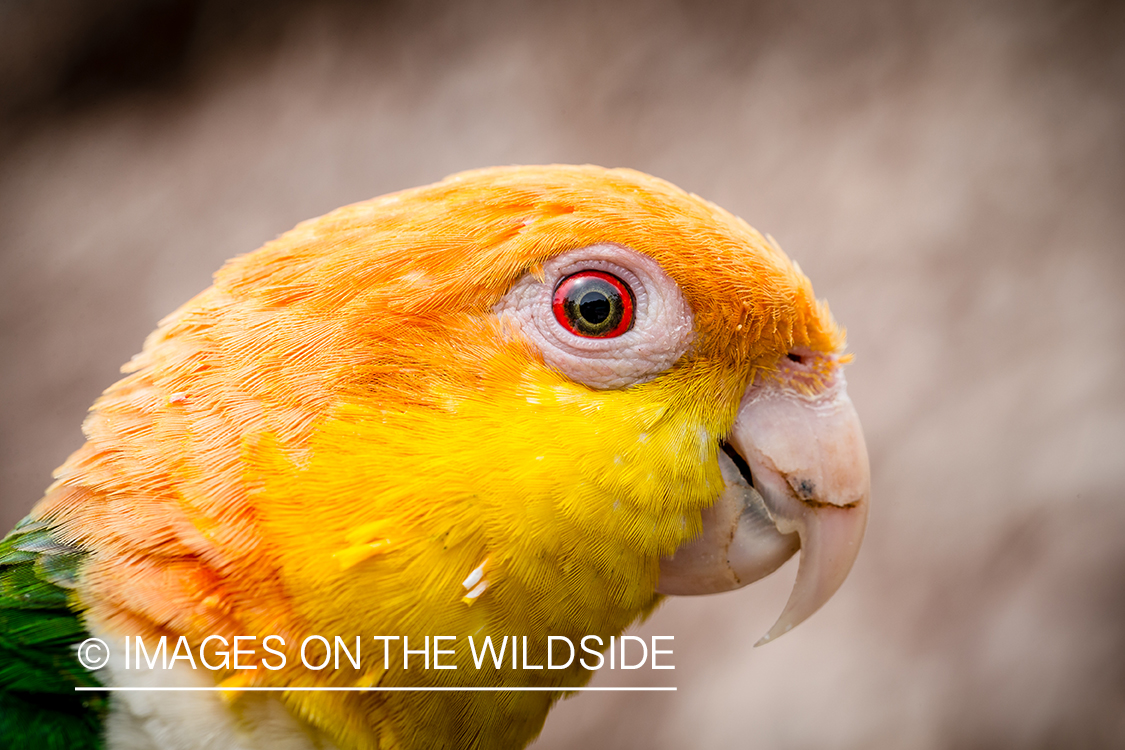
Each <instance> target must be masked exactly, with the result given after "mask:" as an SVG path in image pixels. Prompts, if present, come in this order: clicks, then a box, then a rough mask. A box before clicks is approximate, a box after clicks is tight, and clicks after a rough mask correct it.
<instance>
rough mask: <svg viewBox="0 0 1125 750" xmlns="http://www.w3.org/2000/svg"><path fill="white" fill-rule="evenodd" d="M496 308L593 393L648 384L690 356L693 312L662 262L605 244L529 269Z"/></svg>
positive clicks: (561, 255)
mask: <svg viewBox="0 0 1125 750" xmlns="http://www.w3.org/2000/svg"><path fill="white" fill-rule="evenodd" d="M493 310H494V311H495V312H496V314H497V315H498V316H500V317H501V318H503V319H504V320H506V321H507V324H506V325H505V326H504V328H505V329H506V330H512V329H516V330H518V331H519V333H520V334H521V335H522V336H523V337H524V338H525V339H526V340H527V342H528V343H530V344H532V345H534V346H535V347H536V348H537V349H538V350H539V351H540V353H542V355H543V363H544V364H546V365H547V366H548V367H552V368H554V369H556V370H558V371H559V372H561V373H563V374H564V375H566V376H567V377H569V378H570V379H571V380H573V381H575V382H576V383H582V384H583V385H587V386H589V387H591V388H598V389H607V388H625V387H627V386H630V385H635V384H637V383H644V382H646V381H648V380H652V379H653V378H655V377H656V376H657V375H659V374H660V373H661V372H664V371H665V370H667V369H668V368H669V367H671V366H672V364H673V363H674V362H675V361H676V360H677V359H679V358H680V357H682V356H683V355H684V354H685V353H686V352H687V350H688V348H689V347H690V346H691V342H692V337H693V336H694V331H695V320H694V318H693V316H692V313H691V307H689V306H688V303H687V300H686V299H684V295H683V292H681V291H680V288H679V286H677V285H676V282H675V281H673V280H672V279H671V278H669V276H668V274H667V273H665V272H664V269H663V268H661V267H660V264H659V263H657V262H656V261H655V260H653V259H652V258H650V257H649V256H647V255H642V254H641V253H638V252H636V251H635V250H632V249H630V248H627V247H622V246H621V245H615V244H612V243H608V242H606V243H602V244H598V245H589V246H587V247H578V248H574V249H573V250H567V251H565V252H561V253H559V254H558V255H556V256H554V257H553V258H549V259H547V260H546V261H544V262H543V265H542V266H541V267H539V268H538V269H535V270H531V269H529V270H528V272H527V273H525V274H524V276H523V277H522V278H520V279H519V280H518V281H517V282H516V283H515V284H513V285H512V287H511V288H510V289H509V290H508V291H507V293H506V294H505V295H504V296H503V297H502V298H501V299H500V300H498V301H497V303H496V305H495V307H493Z"/></svg>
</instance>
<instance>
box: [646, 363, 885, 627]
mask: <svg viewBox="0 0 1125 750" xmlns="http://www.w3.org/2000/svg"><path fill="white" fill-rule="evenodd" d="M828 359H829V358H827V357H821V356H820V355H810V356H808V357H802V363H801V364H793V363H790V362H789V361H788V360H784V361H783V365H782V367H781V368H780V371H779V373H778V377H777V378H776V379H775V378H771V379H769V380H761V379H759V380H757V381H755V383H753V384H752V385H751V386H750V387H749V388H747V390H746V393H745V394H744V395H743V398H742V403H741V404H740V405H739V410H738V416H737V417H736V419H735V423H734V427H733V428H732V430H731V432H730V434H729V435H728V436H727V439H726V445H725V446H724V452H723V453H720V455H719V468H720V470H721V471H722V474H723V480H724V482H725V485H726V486H725V488H724V490H723V492H722V493H721V494H720V496H719V498H718V499H717V500H716V502H715V504H714V505H712V506H711V507H710V508H708V509H707V510H705V511H704V512H703V533H702V534H701V535H700V536H699V537H697V538H696V539H694V540H692V541H691V542H689V543H688V544H686V545H684V546H683V547H681V548H680V549H678V550H677V551H676V553H675V554H674V555H673V556H672V557H670V558H665V559H664V560H662V561H661V565H660V582H659V584H658V585H657V591H659V592H660V593H662V594H676V595H691V594H711V593H716V592H719V591H728V590H730V589H736V588H740V587H742V586H745V585H746V584H748V583H751V582H753V581H756V580H758V579H759V578H762V577H764V576H766V575H768V574H769V573H772V572H773V571H774V570H776V569H777V568H778V567H780V566H781V564H782V563H784V562H785V561H786V560H788V559H789V558H790V557H792V556H793V554H794V553H795V552H796V551H797V550H798V549H799V550H800V551H801V560H800V564H799V566H798V569H797V580H796V582H795V583H794V585H793V592H792V594H791V595H790V597H789V601H788V603H786V605H785V609H784V610H783V611H782V613H781V617H779V618H778V620H777V622H776V623H775V624H774V626H773V627H772V628H770V631H769V632H768V633H767V634H766V635H765V636H764V637H763V638H762V639H761V640H759V641H758V643H757V644H755V645H761V644H763V643H767V642H768V641H770V640H773V639H774V638H776V637H777V636H779V635H781V634H783V633H786V632H788V631H789V630H791V629H792V628H793V626H795V625H797V624H799V623H801V622H802V621H804V620H805V619H807V618H808V617H809V616H810V615H812V614H813V613H814V612H816V610H818V609H819V608H820V607H821V605H823V604H824V603H825V602H826V601H828V599H829V598H831V596H832V595H833V594H834V593H836V590H837V589H838V588H840V585H841V584H842V583H843V582H844V579H845V578H846V577H847V575H848V571H850V570H851V567H852V563H853V562H855V558H856V555H857V554H858V553H859V546H860V542H862V541H863V532H864V528H865V527H866V525H867V505H868V499H869V496H870V489H871V474H870V469H869V467H868V462H867V448H866V446H865V444H864V441H863V430H862V428H861V427H860V424H859V417H858V415H856V412H855V407H854V406H853V405H852V402H851V399H849V398H848V393H847V388H846V385H845V383H844V378H843V374H842V373H841V372H840V371H839V366H838V365H836V363H835V362H832V361H828V362H825V360H828ZM817 360H819V361H817ZM818 364H819V365H821V366H820V367H817V365H818ZM823 365H828V367H824V366H823ZM815 370H819V371H820V372H822V373H823V372H827V373H828V374H829V376H830V377H829V378H828V382H827V383H824V382H823V379H817V378H816V377H814V376H813V374H812V373H814V372H815ZM802 380H804V381H805V387H798V386H799V385H800V381H802ZM810 383H811V384H813V385H810Z"/></svg>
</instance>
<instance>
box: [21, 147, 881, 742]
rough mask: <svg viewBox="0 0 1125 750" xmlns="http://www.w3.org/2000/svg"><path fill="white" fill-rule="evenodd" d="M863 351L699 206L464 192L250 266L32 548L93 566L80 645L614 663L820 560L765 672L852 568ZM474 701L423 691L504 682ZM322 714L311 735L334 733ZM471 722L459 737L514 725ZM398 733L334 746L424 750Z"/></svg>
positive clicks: (477, 182) (144, 395) (560, 188)
mask: <svg viewBox="0 0 1125 750" xmlns="http://www.w3.org/2000/svg"><path fill="white" fill-rule="evenodd" d="M843 348H844V337H843V333H842V331H841V330H840V329H839V328H838V327H837V325H836V324H835V322H834V321H833V319H832V317H831V315H830V313H829V311H828V308H827V306H826V305H825V304H824V303H822V302H818V301H817V299H816V298H815V297H814V295H813V291H812V287H811V285H810V283H809V281H808V279H807V278H806V277H805V276H804V275H803V274H802V273H801V271H800V270H799V268H798V267H797V265H796V264H795V263H793V262H792V261H790V260H789V259H788V258H787V257H786V256H785V254H784V253H783V252H782V251H781V250H780V248H779V247H778V246H777V245H776V244H775V243H774V242H773V240H772V239H770V238H765V237H763V236H762V235H760V234H759V233H758V232H756V231H755V230H754V229H752V228H751V227H750V226H748V225H747V224H746V223H745V222H743V221H741V220H740V219H737V218H735V217H734V216H732V215H731V214H729V213H727V212H726V211H724V210H722V209H720V208H718V207H716V206H714V205H712V204H710V203H708V202H706V201H704V200H702V199H700V198H698V197H696V196H694V195H690V194H688V193H685V192H683V191H681V190H679V189H678V188H675V187H674V186H672V185H669V184H668V183H666V182H663V181H661V180H658V179H656V178H653V177H650V176H647V175H644V174H641V173H638V172H634V171H630V170H605V169H601V168H597V167H591V166H585V167H570V166H549V167H511V168H498V169H486V170H480V171H474V172H466V173H462V174H459V175H455V176H453V177H450V178H448V179H446V180H444V181H443V182H440V183H437V184H435V185H431V186H427V187H422V188H418V189H414V190H408V191H404V192H400V193H395V194H391V195H387V196H383V197H381V198H377V199H374V200H372V201H368V202H364V203H360V204H356V205H352V206H348V207H345V208H342V209H339V210H337V211H334V212H332V213H330V214H328V215H326V216H324V217H321V218H319V219H315V220H312V221H309V222H305V223H303V224H301V225H299V226H298V227H296V228H295V229H294V230H292V231H291V232H289V233H287V234H285V235H283V236H281V237H280V238H278V239H277V240H275V241H273V242H270V243H268V244H267V245H265V246H264V247H263V248H261V249H260V250H258V251H256V252H254V253H250V254H248V255H246V256H242V257H240V258H237V259H235V260H233V261H231V262H230V263H228V264H227V265H226V266H225V267H224V268H223V269H222V270H221V271H220V272H219V273H218V274H217V275H216V278H215V285H214V286H213V287H211V288H210V289H208V290H207V291H205V292H204V293H202V294H201V295H199V296H198V297H196V298H195V299H193V300H192V301H190V302H188V303H187V304H186V305H185V306H184V307H183V308H181V309H180V310H179V311H177V312H176V313H174V314H173V315H172V316H170V317H169V318H168V319H166V320H165V321H164V322H163V323H162V324H161V327H160V328H159V329H158V330H157V331H156V332H155V333H154V334H152V336H151V337H150V338H149V340H148V341H147V342H146V345H145V348H144V351H143V352H142V353H141V354H139V355H138V356H137V357H136V358H134V360H133V362H131V363H130V365H128V366H127V372H128V373H129V374H128V376H127V377H126V378H124V379H123V380H122V381H120V382H119V383H118V384H116V385H115V386H113V387H111V388H110V389H109V390H108V391H107V392H106V393H105V394H104V395H103V397H102V398H101V399H100V400H99V402H98V403H97V404H96V405H95V407H94V409H93V413H92V414H91V416H90V418H89V419H88V421H87V424H86V426H85V430H86V433H87V436H88V438H89V442H88V443H87V446H86V447H85V448H83V449H82V450H81V451H79V452H78V453H77V454H75V456H74V457H72V458H71V460H70V461H69V462H68V464H67V465H66V466H64V467H63V469H62V470H60V474H59V476H58V481H57V482H56V484H55V485H54V487H53V488H52V490H51V491H50V492H49V494H48V496H47V497H46V498H45V500H44V502H43V503H42V504H41V506H40V507H39V509H37V511H36V515H37V516H38V517H39V518H42V519H46V520H48V521H49V522H50V523H52V524H53V526H54V527H55V528H56V529H58V532H57V533H58V535H59V537H60V538H62V539H63V540H64V541H65V542H66V543H68V544H73V545H76V546H78V547H80V548H82V549H84V550H86V551H87V554H88V563H87V564H86V566H85V568H84V573H83V581H84V583H83V586H84V587H85V588H84V592H85V593H84V594H83V607H84V609H85V611H86V618H87V620H88V621H91V622H93V623H96V624H98V627H100V628H102V629H103V630H107V631H112V632H126V631H127V632H137V631H138V629H140V630H145V629H148V630H151V631H153V632H167V631H171V632H178V633H187V634H189V635H191V636H192V637H193V638H195V639H199V638H202V637H203V636H204V635H205V634H211V633H223V632H227V633H238V632H262V633H264V632H276V633H284V634H301V633H310V632H312V633H342V634H348V633H371V632H372V631H379V632H381V633H384V634H392V633H393V634H403V633H409V634H417V635H418V637H419V639H420V638H421V635H422V634H423V633H429V634H434V633H442V634H444V633H450V634H458V633H484V634H487V633H490V632H491V633H512V634H521V633H522V634H530V633H545V632H551V633H557V634H570V635H574V636H576V637H581V636H583V635H585V634H590V633H593V634H600V635H604V636H608V635H612V634H617V633H620V632H621V630H622V629H624V628H625V627H627V626H628V625H629V624H630V623H631V622H633V621H635V620H636V618H637V617H638V616H640V615H642V614H644V613H646V612H648V611H649V610H650V609H651V608H652V607H653V606H654V605H655V603H656V602H657V601H658V600H659V597H660V595H661V594H669V595H688V594H706V593H713V592H719V591H725V590H729V589H734V588H738V587H740V586H743V585H746V584H748V583H750V582H752V581H754V580H757V579H759V578H761V577H763V576H765V575H767V574H768V573H770V572H772V571H773V570H775V569H776V568H777V567H779V566H780V565H781V564H782V563H783V562H784V561H785V560H787V559H788V558H790V557H791V556H793V555H794V554H797V553H798V551H799V553H800V555H801V559H800V564H799V568H798V573H797V579H796V583H795V586H794V590H793V592H792V595H791V597H790V599H789V601H788V603H787V604H786V606H785V609H784V611H783V613H782V614H781V617H780V619H779V620H778V621H777V623H776V624H775V625H774V626H773V628H772V629H771V630H770V631H769V632H768V633H767V634H766V636H765V637H764V638H763V641H764V640H769V639H772V638H774V637H776V636H777V635H779V634H781V633H784V632H785V631H787V630H789V629H790V628H791V627H793V626H794V625H796V624H797V623H799V622H801V621H802V620H804V619H805V618H807V617H808V616H810V615H811V614H812V613H813V612H814V611H816V610H817V609H818V608H819V607H820V606H821V605H822V604H823V603H824V602H825V601H827V599H828V598H829V597H831V596H832V594H833V593H834V592H835V591H836V590H837V588H838V587H839V586H840V585H841V583H842V582H843V580H844V577H845V576H846V575H847V573H848V571H849V569H850V568H851V565H852V562H853V561H854V559H855V557H856V554H857V552H858V549H859V545H860V542H861V540H862V536H863V531H864V526H865V522H866V515H867V503H868V495H869V471H868V464H867V455H866V451H865V447H864V441H863V436H862V432H861V430H860V426H859V422H858V419H857V417H856V413H855V410H854V408H853V407H852V404H851V402H850V401H849V399H848V396H847V393H846V390H845V382H844V376H843V373H842V366H843V365H844V364H845V362H846V361H847V359H848V358H847V356H846V355H844V353H843ZM294 640H295V641H297V642H299V637H298V638H294ZM468 672H469V673H466V672H465V671H462V672H461V673H459V674H458V673H452V674H450V673H445V672H437V673H428V674H427V675H426V676H425V677H424V678H423V679H427V680H433V681H435V684H440V681H441V680H448V679H456V681H458V682H460V683H461V684H464V683H465V681H466V680H469V681H470V682H471V681H473V680H478V679H479V680H485V679H486V678H485V677H484V676H479V675H476V676H474V673H472V670H469V671H468ZM400 676H401V675H395V674H391V673H389V672H381V671H379V670H376V671H375V672H372V673H370V674H366V673H365V674H364V675H360V676H359V677H355V676H353V682H354V684H368V685H371V684H381V685H390V684H395V680H396V679H399V677H400ZM415 677H417V675H411V674H408V675H406V676H405V677H404V678H403V679H404V680H405V682H404V683H403V684H409V680H410V679H413V678H415ZM588 677H589V674H588V673H586V674H579V673H577V672H571V671H565V670H564V671H561V672H552V673H550V674H535V675H532V676H529V677H528V679H532V678H534V679H536V680H539V681H540V683H541V684H548V685H557V686H558V687H559V689H563V690H565V688H566V686H567V685H573V684H577V683H580V682H582V681H584V680H586V679H588ZM308 679H311V678H310V677H309V676H308V675H298V674H296V673H288V674H285V673H274V672H269V671H266V670H258V672H257V673H256V674H255V675H254V676H253V680H255V681H260V682H262V683H263V684H266V683H268V681H270V680H272V681H274V683H278V682H281V681H284V680H288V682H287V683H285V684H294V683H299V682H300V681H302V680H308ZM317 679H325V680H327V679H330V678H329V677H328V676H318V677H317ZM363 680H366V682H363ZM552 681H553V682H552ZM349 684H353V683H349ZM537 684H538V683H537ZM314 700H316V699H314V698H312V697H309V696H308V695H307V694H305V695H302V696H294V697H292V700H291V702H290V705H291V706H296V707H297V708H296V710H297V711H298V713H300V714H301V715H302V716H304V717H306V718H308V719H309V720H310V721H313V722H314V723H317V722H318V721H319V720H318V719H317V717H318V716H320V715H322V714H324V713H325V712H329V713H331V712H332V709H330V708H325V706H329V705H330V704H329V703H319V704H318V703H314V702H310V701H314ZM323 700H324V701H332V700H337V699H336V698H334V697H331V698H330V697H325V698H323ZM339 700H340V701H344V700H349V701H350V700H355V701H358V700H360V698H354V699H353V698H352V697H347V698H343V697H341V698H339ZM434 700H437V698H435V699H434ZM464 700H465V701H466V703H464V704H463V705H462V704H458V705H460V706H461V708H458V709H457V711H459V712H460V713H459V714H458V715H459V719H458V720H459V721H461V722H467V721H470V719H471V717H472V716H474V715H476V714H474V713H473V711H475V710H478V709H479V712H481V715H483V713H484V712H492V715H494V714H495V712H496V711H497V710H498V709H497V708H496V705H497V704H496V702H495V701H494V700H493V702H492V703H491V704H487V705H488V706H489V707H486V704H485V703H483V702H480V701H482V700H483V699H478V698H476V697H470V698H465V699H464ZM527 700H529V701H539V702H537V703H534V705H532V706H531V707H530V708H527V709H526V711H525V713H527V714H528V715H535V716H538V715H539V714H540V713H541V714H542V715H545V712H546V708H548V707H549V705H550V701H551V700H553V698H551V697H550V696H544V697H542V698H540V697H537V694H533V695H532V696H531V697H528V698H527ZM396 701H398V702H397V703H396ZM404 701H407V698H405V697H399V695H398V694H395V695H394V696H392V697H379V698H371V699H370V700H369V702H368V703H363V704H362V705H361V708H360V710H359V713H360V714H361V716H360V718H358V719H356V720H355V722H354V724H355V726H353V727H352V729H350V730H347V731H345V730H339V732H335V734H336V735H337V736H345V735H348V732H349V731H350V732H351V735H350V736H358V735H359V734H362V729H361V728H360V725H363V724H371V723H375V724H380V723H382V725H383V726H384V729H385V732H391V733H393V734H394V735H395V736H398V737H400V738H402V737H410V736H415V735H413V734H411V731H413V730H409V729H407V728H404V727H406V726H407V724H408V719H407V718H404V717H406V716H407V715H408V714H410V712H411V711H414V712H415V714H417V711H419V710H421V709H418V705H420V704H418V703H413V704H410V703H406V702H404ZM473 701H477V702H475V703H474V702H473ZM331 705H336V704H331ZM341 705H342V704H341ZM349 705H351V704H349ZM355 705H360V704H355ZM425 705H426V706H429V708H426V709H425V710H424V711H423V713H426V715H427V716H428V717H429V720H430V721H432V722H437V723H440V721H439V718H437V713H439V709H438V708H436V706H440V705H447V704H439V703H430V704H425ZM474 706H475V707H476V708H474ZM512 710H515V709H512ZM520 710H521V711H522V710H524V709H520ZM537 712H538V713H537ZM527 723H528V725H529V726H532V729H533V730H534V731H537V727H538V726H539V725H541V723H542V718H538V719H536V720H528V722H527ZM516 724H519V722H518V721H517V722H516ZM534 731H533V732H532V736H533V733H534ZM404 742H405V741H404ZM406 744H409V743H406Z"/></svg>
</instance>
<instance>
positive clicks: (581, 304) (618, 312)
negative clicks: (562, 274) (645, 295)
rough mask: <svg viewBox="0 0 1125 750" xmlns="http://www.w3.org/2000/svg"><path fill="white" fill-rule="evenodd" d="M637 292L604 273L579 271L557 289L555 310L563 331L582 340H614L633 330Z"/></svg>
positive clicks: (554, 300)
mask: <svg viewBox="0 0 1125 750" xmlns="http://www.w3.org/2000/svg"><path fill="white" fill-rule="evenodd" d="M635 306H636V301H635V300H634V298H633V291H632V290H631V289H630V288H629V287H628V285H626V284H625V282H624V281H622V280H621V279H619V278H617V277H616V276H614V275H613V274H611V273H606V272H604V271H579V272H578V273H576V274H572V275H570V276H567V277H566V278H565V279H563V280H562V281H560V282H559V284H558V286H556V287H555V294H554V298H553V299H552V303H551V307H552V309H553V310H554V313H555V318H556V319H557V320H558V321H559V323H561V324H562V326H563V328H565V329H566V330H568V331H570V332H571V333H573V334H576V335H578V336H586V337H589V338H613V337H615V336H620V335H621V334H623V333H625V332H626V331H628V330H629V329H630V328H632V327H633V318H634V313H633V308H634V307H635Z"/></svg>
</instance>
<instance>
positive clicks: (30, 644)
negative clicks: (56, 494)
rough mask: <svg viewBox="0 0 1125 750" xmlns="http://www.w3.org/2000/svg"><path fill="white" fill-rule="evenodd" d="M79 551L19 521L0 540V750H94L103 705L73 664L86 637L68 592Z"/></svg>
mask: <svg viewBox="0 0 1125 750" xmlns="http://www.w3.org/2000/svg"><path fill="white" fill-rule="evenodd" d="M84 556H85V555H84V553H83V552H82V551H81V550H78V549H75V548H73V547H68V546H67V545H64V544H60V543H59V542H58V541H57V540H55V539H54V537H53V536H52V535H51V531H50V529H49V527H48V526H47V525H46V524H43V523H41V522H37V521H31V520H29V519H24V521H22V522H21V523H20V524H19V525H18V526H17V527H16V528H15V530H13V531H12V533H10V534H8V536H7V537H5V538H4V539H3V540H2V541H0V747H4V748H8V750H101V749H102V748H103V747H104V742H103V738H102V728H103V725H104V723H105V716H106V713H107V710H108V707H109V701H108V699H107V696H106V694H104V693H88V692H76V691H75V690H74V688H76V687H99V686H100V685H101V683H99V682H98V681H97V680H96V679H95V678H94V676H93V675H92V674H91V673H90V672H88V671H87V670H86V669H85V668H84V667H83V666H82V665H81V664H80V663H79V662H78V657H77V655H76V652H75V646H77V645H78V644H79V643H81V642H82V641H83V640H85V639H86V638H87V637H89V633H87V632H86V629H85V627H84V626H83V625H82V621H81V619H80V618H79V616H78V614H77V612H76V611H75V608H74V606H73V605H74V601H73V594H72V590H73V588H74V586H75V582H76V580H77V575H78V568H79V566H80V565H81V563H82V560H83V557H84Z"/></svg>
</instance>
